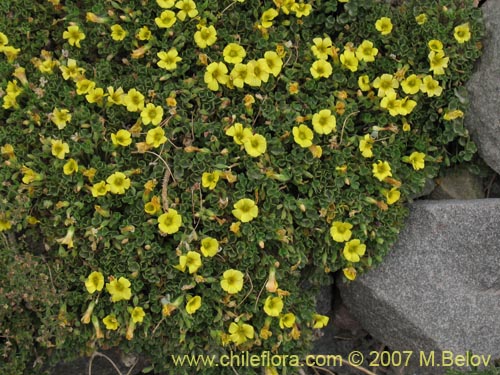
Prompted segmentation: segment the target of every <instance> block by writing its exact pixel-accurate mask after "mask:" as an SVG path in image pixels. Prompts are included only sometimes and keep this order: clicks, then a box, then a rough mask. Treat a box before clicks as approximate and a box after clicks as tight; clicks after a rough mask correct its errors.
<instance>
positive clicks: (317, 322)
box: [313, 314, 330, 329]
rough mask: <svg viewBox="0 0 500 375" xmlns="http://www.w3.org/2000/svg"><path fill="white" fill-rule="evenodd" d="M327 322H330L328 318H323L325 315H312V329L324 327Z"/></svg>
mask: <svg viewBox="0 0 500 375" xmlns="http://www.w3.org/2000/svg"><path fill="white" fill-rule="evenodd" d="M329 320H330V318H329V317H327V316H325V315H320V314H314V315H313V328H316V329H318V328H323V327H326V325H327V324H328V321H329Z"/></svg>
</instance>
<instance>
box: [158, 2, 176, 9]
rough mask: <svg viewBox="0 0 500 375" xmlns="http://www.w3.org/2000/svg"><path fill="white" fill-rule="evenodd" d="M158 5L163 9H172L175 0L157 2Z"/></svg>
mask: <svg viewBox="0 0 500 375" xmlns="http://www.w3.org/2000/svg"><path fill="white" fill-rule="evenodd" d="M156 4H158V6H159V7H161V8H163V9H170V8H172V7H173V6H174V5H175V0H156Z"/></svg>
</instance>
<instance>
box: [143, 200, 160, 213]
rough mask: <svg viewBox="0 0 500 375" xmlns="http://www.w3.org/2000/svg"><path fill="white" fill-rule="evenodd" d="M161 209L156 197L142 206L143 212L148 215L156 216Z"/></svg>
mask: <svg viewBox="0 0 500 375" xmlns="http://www.w3.org/2000/svg"><path fill="white" fill-rule="evenodd" d="M160 208H161V203H160V198H159V197H157V196H156V195H155V196H153V197H152V198H151V201H149V202H148V203H146V204H145V205H144V211H146V213H148V214H150V215H154V214H156V213H157V212H158V211H160Z"/></svg>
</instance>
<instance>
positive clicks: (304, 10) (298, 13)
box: [290, 3, 312, 18]
mask: <svg viewBox="0 0 500 375" xmlns="http://www.w3.org/2000/svg"><path fill="white" fill-rule="evenodd" d="M290 9H291V11H292V12H294V13H295V17H297V18H302V17H304V16H305V17H307V16H308V15H309V14H311V10H312V6H311V4H309V3H294V4H293V5H292V7H291V8H290Z"/></svg>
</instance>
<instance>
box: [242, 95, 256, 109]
mask: <svg viewBox="0 0 500 375" xmlns="http://www.w3.org/2000/svg"><path fill="white" fill-rule="evenodd" d="M243 103H244V104H245V108H246V109H247V111H252V104H254V103H255V98H254V96H253V95H252V94H246V95H245V97H244V98H243Z"/></svg>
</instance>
